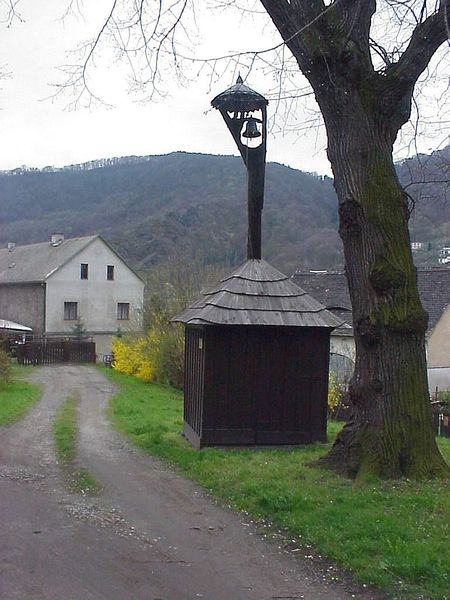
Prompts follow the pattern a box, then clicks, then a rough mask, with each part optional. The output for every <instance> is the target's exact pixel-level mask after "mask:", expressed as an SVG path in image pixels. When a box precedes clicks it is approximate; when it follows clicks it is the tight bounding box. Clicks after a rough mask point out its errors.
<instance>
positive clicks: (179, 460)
mask: <svg viewBox="0 0 450 600" xmlns="http://www.w3.org/2000/svg"><path fill="white" fill-rule="evenodd" d="M105 372H107V374H108V376H109V377H110V378H111V379H113V380H114V382H116V383H117V384H119V386H120V392H119V393H118V394H117V395H116V396H115V397H114V398H113V399H112V401H111V405H110V416H111V418H112V420H113V422H114V423H115V425H116V427H117V428H118V429H119V430H120V431H122V432H123V433H125V434H127V435H128V436H129V437H130V438H131V440H132V441H133V442H134V443H135V444H136V445H137V446H139V447H140V448H142V449H143V450H145V451H146V452H148V453H151V454H153V455H156V456H159V457H161V458H163V459H165V460H167V461H169V462H170V463H172V464H173V465H176V466H177V467H178V468H179V469H180V470H181V471H182V472H183V473H184V474H185V475H187V476H188V477H190V478H192V479H194V480H195V481H197V482H198V483H199V484H201V485H202V486H204V487H205V488H207V489H208V490H210V491H211V492H212V493H213V494H214V495H216V496H217V497H220V498H222V499H224V500H225V501H226V502H227V503H229V504H231V505H232V506H233V507H234V508H236V509H238V510H243V511H246V512H248V513H249V515H251V517H252V518H254V519H261V520H266V521H268V522H270V523H271V524H273V526H275V527H276V528H280V529H282V530H284V531H285V533H286V536H287V537H288V538H289V539H290V540H291V544H292V540H295V542H294V544H295V545H296V548H299V550H298V552H299V553H300V555H303V556H310V555H311V550H310V548H309V546H312V547H313V548H314V549H315V552H316V553H318V554H320V555H322V556H327V557H328V558H330V559H331V560H333V561H334V562H335V563H337V564H339V565H341V566H342V567H345V568H349V569H351V570H352V571H353V573H354V576H355V578H356V579H357V580H359V581H361V582H364V583H367V584H374V585H377V586H379V587H380V588H381V589H383V590H385V591H387V592H388V593H390V595H391V597H392V598H402V599H403V598H410V599H419V598H427V599H433V600H437V599H439V600H443V599H444V598H448V595H447V594H448V590H449V589H450V579H449V565H450V544H448V539H449V515H450V498H449V485H448V481H447V482H443V481H430V482H423V483H417V482H411V481H407V480H402V481H396V482H394V481H383V482H375V483H373V484H371V485H370V486H367V487H364V488H355V487H354V486H353V485H352V482H351V481H350V480H348V479H345V478H343V477H340V476H338V475H336V474H333V473H331V472H327V471H322V470H320V469H317V468H313V467H311V466H308V464H309V463H310V462H311V461H313V460H314V459H316V458H318V457H319V456H321V455H322V454H323V453H324V452H325V451H326V449H327V448H328V447H329V445H327V444H314V445H311V446H305V447H303V448H296V449H289V450H288V449H285V450H283V449H277V450H267V449H264V450H249V449H242V450H237V449H227V450H223V449H217V448H207V449H204V450H202V451H201V452H198V451H195V450H193V449H192V448H191V447H190V445H189V444H188V443H187V442H186V441H185V440H184V439H183V438H182V437H181V436H180V433H179V432H180V431H181V429H182V396H181V394H180V393H178V392H176V391H175V390H173V389H171V388H169V387H166V386H160V385H152V384H145V383H142V382H140V381H138V380H137V379H135V378H132V377H129V376H126V375H121V374H119V373H117V372H114V371H112V370H105ZM339 428H340V425H339V424H336V423H331V424H330V428H329V437H330V440H331V439H332V438H333V437H334V435H335V434H336V433H337V431H338V430H339ZM439 444H440V446H441V450H442V452H443V454H444V456H445V457H446V459H447V460H448V461H450V440H448V439H447V440H444V439H441V440H440V441H439Z"/></svg>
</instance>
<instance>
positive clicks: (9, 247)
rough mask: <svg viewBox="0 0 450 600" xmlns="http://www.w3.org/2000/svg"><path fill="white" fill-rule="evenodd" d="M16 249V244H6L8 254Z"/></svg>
mask: <svg viewBox="0 0 450 600" xmlns="http://www.w3.org/2000/svg"><path fill="white" fill-rule="evenodd" d="M15 247H16V242H8V246H7V248H8V252H12V251H13V250H14V249H15Z"/></svg>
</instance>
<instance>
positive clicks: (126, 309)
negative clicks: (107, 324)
mask: <svg viewBox="0 0 450 600" xmlns="http://www.w3.org/2000/svg"><path fill="white" fill-rule="evenodd" d="M129 318H130V303H129V302H118V303H117V319H118V320H119V321H124V320H128V319H129Z"/></svg>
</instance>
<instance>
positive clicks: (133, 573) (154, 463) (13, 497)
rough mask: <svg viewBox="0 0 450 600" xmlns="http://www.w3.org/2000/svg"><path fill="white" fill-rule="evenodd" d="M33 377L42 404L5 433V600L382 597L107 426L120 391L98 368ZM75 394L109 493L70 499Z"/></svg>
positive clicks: (1, 500) (1, 525) (86, 449)
mask: <svg viewBox="0 0 450 600" xmlns="http://www.w3.org/2000/svg"><path fill="white" fill-rule="evenodd" d="M32 379H33V380H34V381H37V382H40V383H42V384H43V385H44V389H45V392H44V394H43V397H42V400H41V401H40V403H39V404H38V405H37V406H36V407H35V408H34V409H33V410H32V411H31V412H30V413H29V414H28V416H27V417H26V418H25V419H24V420H22V421H21V422H19V423H17V424H15V425H13V426H10V427H3V428H0V511H1V512H0V598H1V599H2V600H3V599H8V600H9V599H20V600H22V599H31V598H32V599H33V600H40V599H46V600H53V599H55V600H56V599H58V600H62V599H64V600H71V599H73V600H81V599H82V600H90V599H108V600H115V599H132V600H135V599H136V600H140V599H145V600H197V599H199V598H204V599H208V600H247V599H248V600H253V599H254V600H275V599H278V600H281V599H286V600H296V599H301V598H305V599H314V600H322V599H323V600H325V599H327V600H332V599H336V600H346V599H349V598H355V597H357V598H365V599H369V598H370V599H373V598H380V597H381V596H379V595H374V594H373V593H372V592H369V591H364V590H362V589H358V588H352V589H351V588H350V587H349V585H348V583H346V584H342V583H341V584H337V583H334V582H333V581H332V580H331V578H330V577H329V576H328V577H327V576H325V574H324V573H323V572H322V571H320V572H318V571H317V569H316V568H315V567H314V566H313V565H312V564H309V562H308V560H307V559H306V560H305V559H299V558H298V554H297V555H293V554H292V555H289V554H288V553H286V552H285V551H284V550H283V549H282V548H278V546H277V544H276V543H274V542H268V541H266V540H263V539H261V538H260V537H259V536H258V535H257V532H256V530H255V528H254V527H253V526H252V525H251V524H249V523H245V522H244V520H243V518H242V516H239V515H236V514H234V513H233V512H232V511H229V510H227V509H225V508H221V507H219V506H217V505H215V504H214V503H213V502H212V501H211V500H210V499H208V498H207V497H205V495H204V494H203V493H202V491H201V490H200V489H199V488H198V487H197V486H195V485H194V484H193V483H191V482H189V481H187V480H185V479H184V478H182V477H181V476H179V475H177V474H176V473H175V472H173V471H172V470H170V469H169V468H168V467H167V466H165V465H164V464H163V463H161V462H159V461H158V460H155V459H152V458H150V457H148V456H146V455H144V454H142V453H141V452H140V451H138V450H136V449H133V448H132V447H130V445H129V444H128V443H127V442H126V441H125V440H123V439H122V438H121V437H120V436H119V435H118V434H117V433H115V432H114V431H113V430H112V429H111V427H110V425H109V423H108V421H107V418H106V416H105V408H106V406H107V401H108V398H109V397H110V396H111V394H112V393H113V391H114V390H113V387H112V385H111V384H110V383H109V382H108V381H107V379H106V378H105V377H104V376H103V375H102V374H101V373H100V372H99V371H97V370H96V369H93V368H88V367H79V366H64V367H45V368H41V369H39V370H37V371H35V372H34V373H33V375H32ZM74 390H76V391H77V392H78V394H79V396H80V399H81V400H80V422H79V423H80V436H79V444H78V461H79V463H80V466H83V467H86V468H88V469H89V470H90V471H91V472H92V473H93V474H94V476H95V477H96V479H97V480H98V481H99V482H100V484H101V485H102V487H103V489H102V491H101V492H100V494H99V495H98V496H97V497H95V498H89V497H85V496H83V495H81V494H70V493H68V492H67V491H66V490H65V489H64V486H63V484H62V481H61V479H60V473H59V468H58V465H57V462H56V458H55V454H54V450H53V444H52V434H51V423H52V420H53V418H54V415H55V411H56V409H57V407H58V406H59V405H60V403H61V402H62V401H63V400H64V399H65V398H66V397H67V396H68V395H69V394H70V393H71V392H73V391H74ZM300 554H301V553H300Z"/></svg>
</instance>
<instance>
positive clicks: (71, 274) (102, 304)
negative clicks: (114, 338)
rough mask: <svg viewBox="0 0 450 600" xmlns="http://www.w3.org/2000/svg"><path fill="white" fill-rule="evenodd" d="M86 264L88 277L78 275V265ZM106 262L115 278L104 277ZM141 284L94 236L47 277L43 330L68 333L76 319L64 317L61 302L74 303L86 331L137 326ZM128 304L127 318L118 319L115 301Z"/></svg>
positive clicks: (141, 302)
mask: <svg viewBox="0 0 450 600" xmlns="http://www.w3.org/2000/svg"><path fill="white" fill-rule="evenodd" d="M81 263H86V264H88V265H89V267H88V269H89V271H88V279H87V280H84V279H81V277H80V265H81ZM107 265H114V280H113V281H108V280H107V278H106V267H107ZM143 290H144V284H143V282H142V281H141V280H140V279H139V277H137V276H136V275H135V274H134V273H133V271H131V269H130V268H129V267H128V266H127V265H126V264H125V263H124V262H123V261H122V260H121V259H120V258H119V257H118V256H117V255H116V254H115V253H114V252H113V251H112V250H111V249H110V248H109V247H108V246H107V245H106V244H105V243H104V242H103V241H102V240H101V239H96V240H95V241H94V242H92V243H91V244H89V246H87V247H86V248H85V249H84V250H82V251H81V252H80V253H79V254H77V255H76V256H75V257H74V258H72V259H71V260H70V261H69V262H68V263H66V264H65V265H64V266H63V267H61V268H60V269H59V270H58V271H56V272H55V273H54V274H53V275H51V276H50V277H49V279H48V280H47V319H46V324H47V327H46V331H47V333H49V334H52V333H53V334H61V333H71V332H72V327H73V326H74V324H75V322H74V321H71V320H64V302H77V303H78V314H79V317H80V319H81V321H82V322H83V324H84V327H85V328H86V330H87V333H88V334H90V335H93V334H95V333H103V334H114V333H116V332H117V330H118V328H119V327H120V329H121V330H122V331H128V330H135V329H137V328H139V322H140V311H141V310H142V305H143ZM118 302H127V303H129V304H130V319H129V320H117V303H118Z"/></svg>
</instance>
